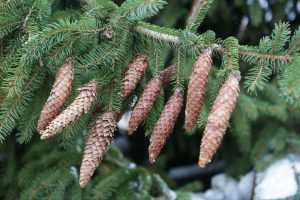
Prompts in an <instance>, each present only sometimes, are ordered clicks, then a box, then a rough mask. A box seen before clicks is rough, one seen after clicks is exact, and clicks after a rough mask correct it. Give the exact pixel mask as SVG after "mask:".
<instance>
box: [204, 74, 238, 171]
mask: <svg viewBox="0 0 300 200" xmlns="http://www.w3.org/2000/svg"><path fill="white" fill-rule="evenodd" d="M239 80H240V75H232V76H230V77H229V78H228V79H227V81H226V82H225V83H224V84H223V85H222V87H221V89H220V91H219V94H218V96H217V98H216V100H215V101H214V104H213V106H212V109H211V111H210V114H209V117H208V121H207V124H206V127H205V129H204V134H203V138H202V141H201V147H200V156H199V163H198V165H199V167H202V168H203V167H205V166H206V165H207V163H209V162H210V160H211V158H212V157H213V155H214V154H215V153H216V151H217V150H218V148H219V146H220V144H221V141H222V138H223V136H224V134H225V132H226V128H227V126H228V123H229V119H230V116H231V114H232V112H233V110H234V108H235V105H236V101H237V97H238V95H239V91H240V88H239Z"/></svg>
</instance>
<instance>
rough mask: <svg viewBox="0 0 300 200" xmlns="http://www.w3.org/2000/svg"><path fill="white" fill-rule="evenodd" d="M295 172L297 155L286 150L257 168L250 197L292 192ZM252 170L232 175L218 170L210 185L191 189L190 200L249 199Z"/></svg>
mask: <svg viewBox="0 0 300 200" xmlns="http://www.w3.org/2000/svg"><path fill="white" fill-rule="evenodd" d="M296 173H300V156H299V155H296V154H288V155H286V156H285V157H284V158H282V159H280V160H277V161H275V162H274V163H272V164H271V165H270V166H269V167H268V168H267V169H266V170H265V171H262V172H257V173H256V179H255V189H254V200H262V199H263V200H274V199H286V198H288V197H291V196H293V195H295V194H296V192H297V189H298V185H297V181H296ZM254 175H255V173H254V171H251V172H249V173H247V174H246V175H244V176H242V177H241V178H240V180H239V182H237V181H236V180H234V179H233V178H231V177H229V176H227V175H225V174H218V175H216V176H214V177H213V178H212V181H211V185H212V188H211V189H209V190H207V191H205V192H202V193H191V199H192V200H249V199H250V198H251V193H252V191H253V185H254V184H253V181H254Z"/></svg>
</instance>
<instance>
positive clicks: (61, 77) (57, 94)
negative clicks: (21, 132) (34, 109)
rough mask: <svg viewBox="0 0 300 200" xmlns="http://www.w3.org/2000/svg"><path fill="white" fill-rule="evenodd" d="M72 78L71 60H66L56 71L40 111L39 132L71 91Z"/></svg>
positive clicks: (57, 111)
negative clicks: (50, 88)
mask: <svg viewBox="0 0 300 200" xmlns="http://www.w3.org/2000/svg"><path fill="white" fill-rule="evenodd" d="M72 80H73V61H72V60H71V59H69V60H67V62H66V63H65V64H63V65H62V66H61V67H60V68H59V70H58V71H57V74H56V77H55V82H54V84H53V87H52V90H51V92H50V95H49V97H48V99H47V101H46V103H45V105H44V107H43V110H42V112H41V115H40V118H39V121H38V124H37V130H38V132H41V131H42V130H44V129H45V128H46V126H48V124H49V123H50V122H51V121H52V120H53V119H54V118H55V117H56V116H57V115H58V113H59V112H60V110H61V108H62V106H63V104H64V102H65V101H66V99H67V97H68V96H69V94H70V92H71V86H72Z"/></svg>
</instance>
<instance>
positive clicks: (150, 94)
mask: <svg viewBox="0 0 300 200" xmlns="http://www.w3.org/2000/svg"><path fill="white" fill-rule="evenodd" d="M171 73H172V68H167V69H166V70H165V71H164V73H162V74H160V73H159V74H156V75H155V76H154V77H153V78H152V79H151V80H150V81H149V82H148V83H147V85H146V86H145V88H144V91H143V94H142V95H141V97H140V99H139V101H138V102H137V104H136V106H135V107H134V109H133V111H132V112H131V115H130V119H129V126H128V133H129V134H132V133H133V132H134V131H136V129H137V128H138V126H139V125H140V124H141V123H142V122H143V121H144V120H145V118H146V116H147V114H148V113H149V112H150V110H151V108H152V106H153V104H154V103H155V101H156V99H157V97H158V95H159V92H160V90H161V88H162V87H163V85H164V83H166V82H168V81H169V79H170V77H171V75H170V74H171Z"/></svg>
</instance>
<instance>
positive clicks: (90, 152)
mask: <svg viewBox="0 0 300 200" xmlns="http://www.w3.org/2000/svg"><path fill="white" fill-rule="evenodd" d="M116 125H117V123H116V121H115V118H114V115H113V113H112V112H105V113H104V114H102V115H101V116H99V117H98V119H97V120H96V121H95V123H94V126H93V127H92V129H91V131H90V133H89V138H88V140H87V143H86V145H85V148H84V153H83V159H82V163H81V167H80V178H79V184H80V187H84V186H85V185H86V184H87V183H88V181H89V180H90V178H91V177H92V175H93V173H94V171H95V170H96V168H97V167H98V166H99V164H100V162H101V160H102V158H103V156H104V154H105V152H106V151H107V149H108V148H109V146H110V144H111V142H112V141H113V137H114V132H115V129H116Z"/></svg>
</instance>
